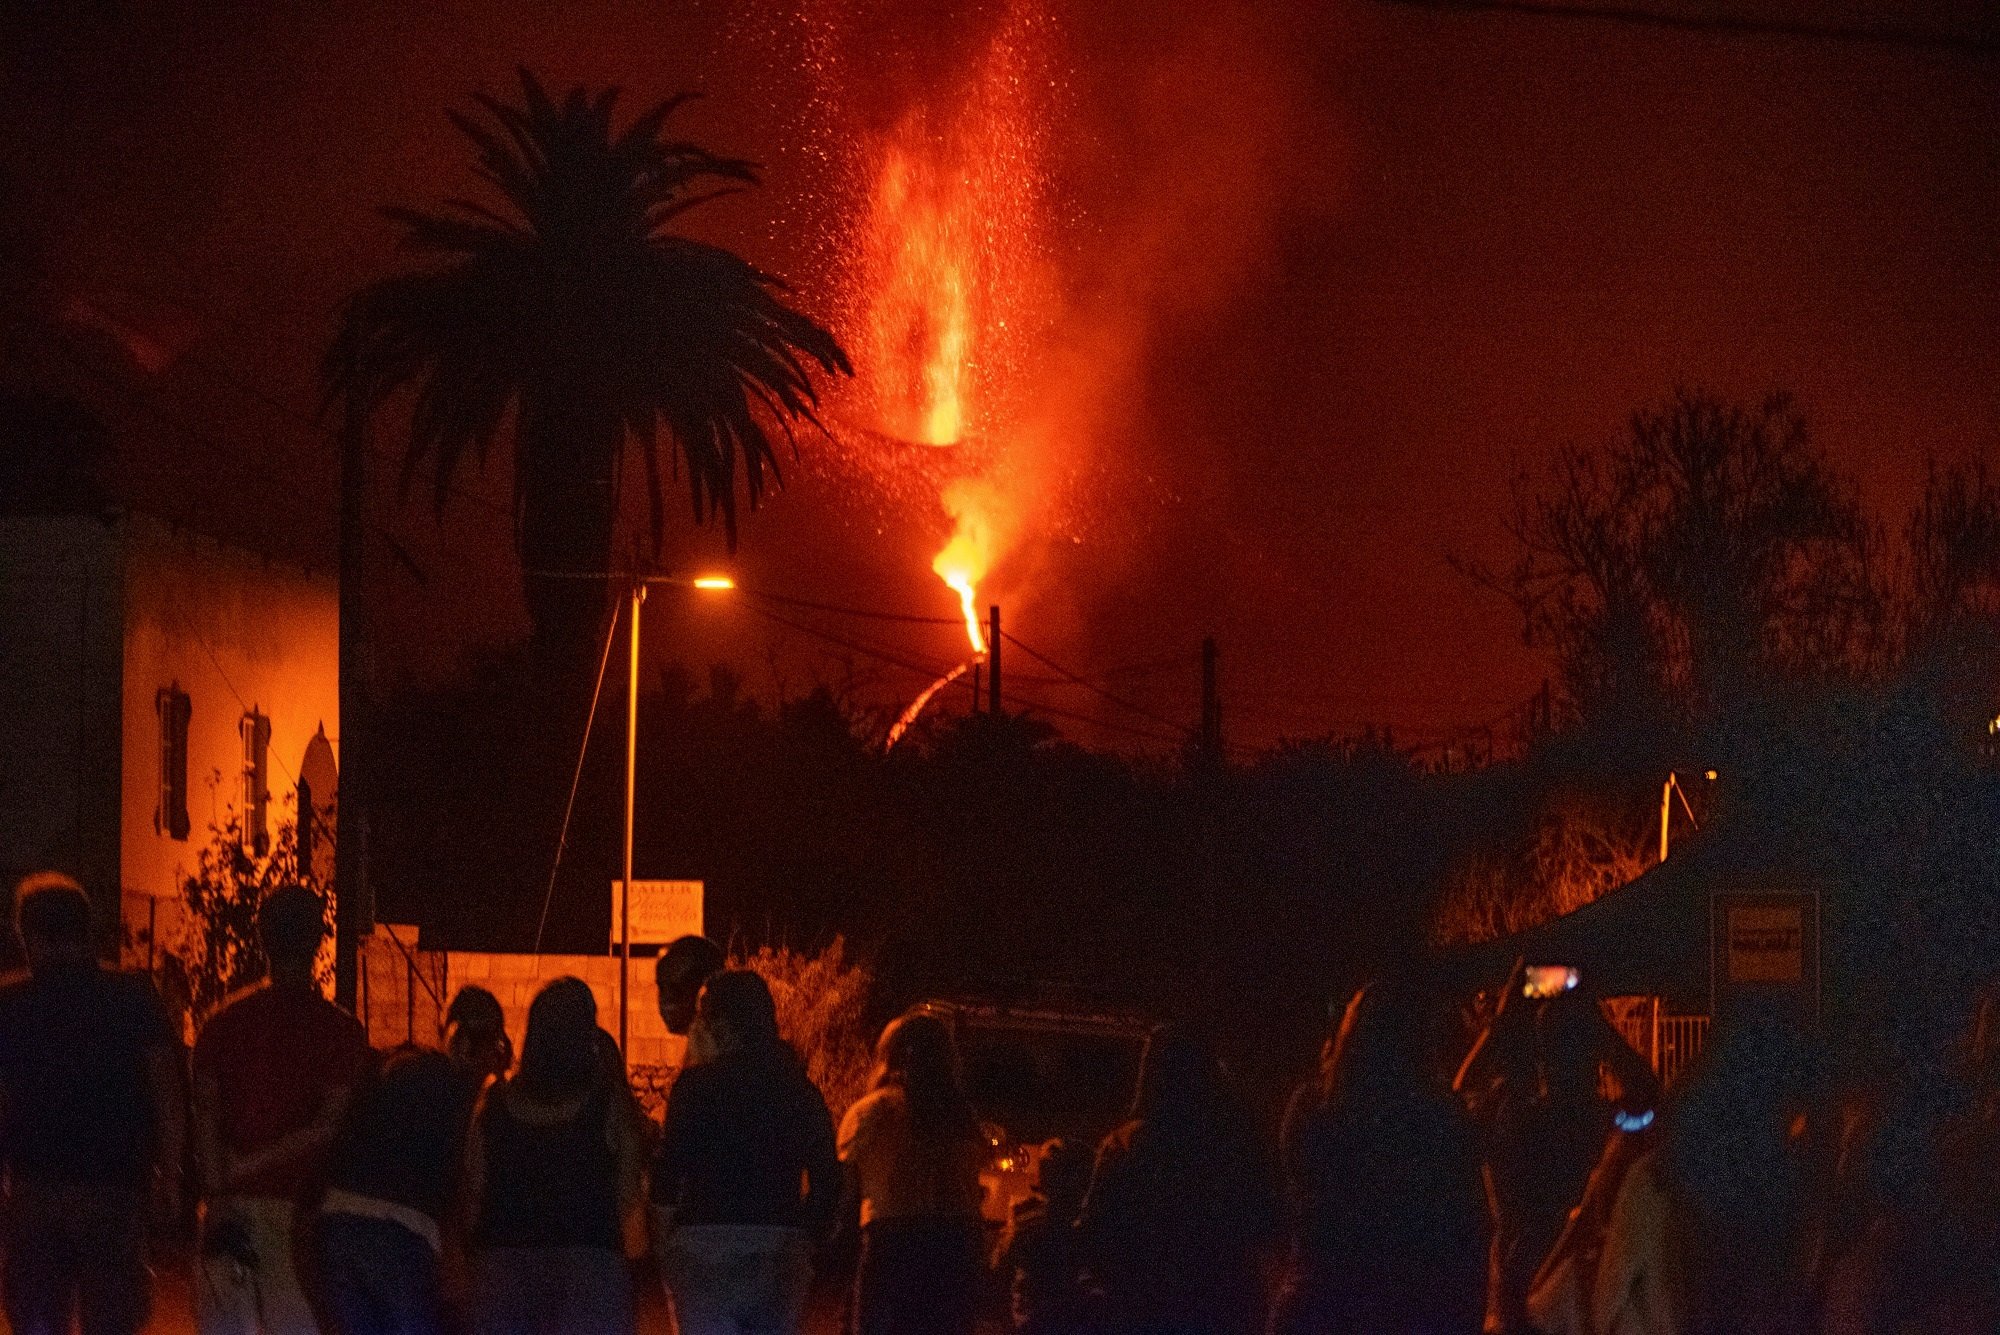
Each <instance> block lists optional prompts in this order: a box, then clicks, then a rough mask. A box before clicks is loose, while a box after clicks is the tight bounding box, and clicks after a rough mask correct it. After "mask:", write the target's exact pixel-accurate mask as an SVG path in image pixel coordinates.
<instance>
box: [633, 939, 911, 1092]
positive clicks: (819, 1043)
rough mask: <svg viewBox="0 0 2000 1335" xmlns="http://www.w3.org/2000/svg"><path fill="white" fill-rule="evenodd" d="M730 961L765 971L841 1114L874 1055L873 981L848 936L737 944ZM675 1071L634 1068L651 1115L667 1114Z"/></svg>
mask: <svg viewBox="0 0 2000 1335" xmlns="http://www.w3.org/2000/svg"><path fill="white" fill-rule="evenodd" d="M729 965H730V967H731V968H734V969H754V970H756V971H757V972H758V973H759V974H762V975H763V977H764V981H765V982H766V983H768V984H769V985H770V988H771V999H772V1000H773V1001H775V1002H776V1003H777V1007H778V1032H779V1033H780V1034H782V1035H784V1038H785V1041H786V1042H788V1043H790V1044H791V1045H792V1046H793V1047H794V1048H796V1049H798V1053H799V1056H800V1057H801V1058H802V1059H803V1060H804V1061H805V1064H806V1074H807V1075H809V1076H811V1077H812V1082H813V1083H814V1084H815V1085H817V1086H819V1092H820V1093H821V1094H822V1095H824V1096H825V1098H826V1103H827V1107H828V1108H830V1109H831V1110H832V1111H833V1116H834V1120H835V1121H836V1122H837V1121H839V1119H840V1117H841V1115H842V1114H843V1113H845V1112H846V1111H847V1109H848V1106H849V1105H850V1104H852V1103H853V1102H854V1101H855V1100H856V1099H858V1098H860V1097H861V1095H862V1094H863V1092H865V1090H866V1088H867V1084H868V1071H869V1067H870V1065H871V1064H872V1062H873V1060H874V1044H873V1043H872V1042H871V1041H870V1040H871V1037H872V1036H871V1035H870V1034H869V1033H868V1030H867V1027H866V1026H867V1021H866V1011H867V1005H868V994H869V991H870V990H871V989H872V988H873V986H874V982H875V980H874V977H873V976H872V975H871V974H870V973H869V971H868V969H867V967H866V966H865V965H863V964H861V963H860V962H859V961H857V960H854V959H851V958H849V956H848V953H847V943H846V941H845V940H844V939H842V938H840V937H835V938H834V939H833V941H832V942H831V943H830V944H829V945H828V946H827V947H826V948H825V949H824V950H819V951H815V952H811V953H808V952H806V951H802V950H793V949H791V948H790V947H788V946H761V947H759V948H758V949H756V950H754V951H745V950H742V949H741V948H737V949H732V950H731V951H730V954H729ZM678 1074H680V1069H679V1068H678V1067H674V1066H665V1065H658V1064H653V1065H637V1066H634V1067H633V1068H632V1089H633V1092H634V1093H636V1094H637V1095H638V1097H639V1102H640V1104H641V1106H643V1107H644V1108H645V1109H646V1111H647V1112H648V1113H649V1114H651V1115H652V1116H653V1117H655V1118H658V1117H661V1116H663V1115H664V1114H665V1112H666V1103H667V1094H668V1092H669V1091H671V1090H672V1088H673V1083H674V1077H675V1076H677V1075H678Z"/></svg>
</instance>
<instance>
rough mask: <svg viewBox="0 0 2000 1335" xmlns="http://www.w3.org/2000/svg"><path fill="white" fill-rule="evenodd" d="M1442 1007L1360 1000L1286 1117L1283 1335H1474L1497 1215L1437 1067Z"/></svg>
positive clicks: (1396, 998)
mask: <svg viewBox="0 0 2000 1335" xmlns="http://www.w3.org/2000/svg"><path fill="white" fill-rule="evenodd" d="M1434 1018H1435V1007H1434V1001H1433V998H1431V997H1430V996H1429V995H1427V994H1426V993H1425V992H1424V991H1422V990H1421V989H1418V988H1414V987H1407V986H1391V985H1382V984H1377V985H1374V986H1371V987H1368V988H1366V989H1364V990H1363V991H1360V992H1357V993H1355V994H1354V998H1353V1000H1352V1001H1350V1002H1349V1003H1348V1005H1347V1009H1346V1011H1345V1012H1344V1013H1343V1014H1342V1016H1341V1019H1340V1025H1339V1027H1338V1029H1337V1030H1336V1031H1335V1033H1334V1035H1333V1036H1332V1037H1331V1038H1329V1039H1328V1040H1327V1043H1326V1046H1325V1048H1324V1049H1323V1050H1322V1054H1321V1062H1320V1070H1319V1073H1318V1075H1317V1076H1316V1077H1315V1078H1314V1079H1311V1080H1308V1081H1307V1082H1306V1083H1305V1084H1303V1085H1301V1086H1300V1088H1299V1090H1298V1092H1297V1093H1296V1094H1294V1095H1293V1097H1292V1101H1291V1104H1290V1106H1289V1107H1288V1108H1287V1109H1286V1113H1285V1125H1284V1133H1283V1138H1282V1141H1283V1151H1284V1167H1285V1175H1286V1178H1287V1181H1288V1184H1289V1186H1290V1189H1291V1195H1292V1204H1293V1210H1294V1216H1293V1235H1292V1252H1291V1260H1290V1265H1289V1268H1288V1273H1287V1277H1286V1284H1285V1288H1284V1292H1283V1293H1282V1294H1281V1296H1280V1298H1279V1302H1278V1310H1277V1312H1276V1313H1275V1315H1274V1317H1273V1320H1272V1330H1273V1331H1274V1332H1277V1335H1306V1333H1307V1332H1311V1333H1312V1335H1349V1333H1350V1332H1351V1333H1352V1335H1363V1333H1364V1332H1365V1333H1366V1335H1476V1332H1477V1331H1478V1330H1479V1328H1480V1325H1481V1320H1482V1317H1483V1315H1484V1311H1485V1306H1486V1302H1485V1298H1486V1248H1487V1232H1488V1227H1487V1212H1486V1200H1485V1186H1484V1182H1483V1180H1482V1177H1481V1173H1480V1162H1479V1146H1478V1141H1477V1139H1476V1137H1475V1135H1474V1133H1473V1130H1472V1127H1471V1125H1470V1123H1469V1122H1468V1121H1467V1119H1466V1117H1465V1114H1464V1113H1463V1111H1462V1110H1461V1109H1460V1107H1459V1105H1458V1102H1457V1100H1455V1099H1454V1098H1452V1097H1451V1094H1450V1092H1449V1091H1448V1090H1447V1089H1446V1087H1445V1083H1444V1081H1443V1079H1442V1072H1441V1071H1440V1070H1438V1069H1437V1068H1436V1062H1435V1060H1434V1058H1435V1057H1436V1055H1437V1054H1436V1052H1435V1044H1434V1042H1433V1025H1432V1021H1433V1020H1434Z"/></svg>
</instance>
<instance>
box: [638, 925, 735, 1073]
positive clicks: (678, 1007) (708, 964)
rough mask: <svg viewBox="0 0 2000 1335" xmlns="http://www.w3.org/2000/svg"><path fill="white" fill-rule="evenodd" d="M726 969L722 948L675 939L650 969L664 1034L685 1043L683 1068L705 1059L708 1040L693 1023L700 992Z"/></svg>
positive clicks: (706, 942)
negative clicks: (656, 992)
mask: <svg viewBox="0 0 2000 1335" xmlns="http://www.w3.org/2000/svg"><path fill="white" fill-rule="evenodd" d="M728 965H729V957H728V956H727V955H725V954H724V953H723V950H722V947H721V946H718V945H716V944H715V942H713V941H711V940H709V939H708V938H707V937H705V936H683V937H677V938H676V939H675V940H673V941H671V942H669V943H668V945H667V948H666V949H665V950H663V951H661V952H660V958H659V960H658V961H657V962H656V963H655V964H654V965H653V982H654V983H655V985H657V986H658V988H659V991H660V998H659V1004H660V1019H661V1020H663V1021H665V1022H666V1026H667V1032H668V1033H670V1034H672V1035H674V1036H675V1037H677V1038H685V1039H686V1040H687V1041H688V1046H687V1052H686V1054H685V1055H684V1057H683V1058H682V1061H681V1065H682V1066H683V1067H688V1066H699V1065H701V1063H702V1062H704V1061H706V1060H707V1059H708V1038H707V1036H706V1035H705V1034H703V1033H701V1032H700V1030H699V1027H698V1026H697V1025H696V1023H695V1021H696V1020H697V1019H698V1018H699V1014H700V1010H699V1006H698V1002H699V1001H700V998H701V989H702V987H703V986H704V985H706V984H707V982H708V980H709V979H711V978H713V977H715V975H717V974H719V973H721V972H722V971H723V970H724V969H725V968H727V967H728Z"/></svg>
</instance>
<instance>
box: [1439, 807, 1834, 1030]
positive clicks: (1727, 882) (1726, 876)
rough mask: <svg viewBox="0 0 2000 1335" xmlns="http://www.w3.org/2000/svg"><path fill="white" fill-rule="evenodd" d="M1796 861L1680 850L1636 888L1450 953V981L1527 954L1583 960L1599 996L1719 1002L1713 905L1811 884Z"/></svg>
mask: <svg viewBox="0 0 2000 1335" xmlns="http://www.w3.org/2000/svg"><path fill="white" fill-rule="evenodd" d="M1805 879H1806V878H1805V877H1804V876H1802V875H1801V874H1800V873H1799V872H1798V870H1797V869H1796V868H1795V867H1789V866H1786V865H1784V864H1783V862H1782V860H1781V859H1779V858H1777V857H1774V856H1772V855H1770V854H1769V853H1768V852H1763V853H1761V854H1760V853H1759V852H1758V851H1755V850H1753V849H1751V848H1749V847H1747V846H1746V845H1745V844H1744V843H1742V842H1740V841H1739V842H1735V843H1731V842H1723V841H1707V840H1704V841H1703V842H1702V843H1700V844H1697V845H1696V846H1694V847H1691V848H1688V849H1687V850H1685V851H1684V852H1676V853H1675V854H1674V855H1673V856H1672V857H1670V858H1668V859H1667V860H1666V861H1665V862H1662V863H1660V864H1658V865H1657V866H1655V867H1653V868H1652V869H1651V870H1650V871H1648V872H1646V873H1645V874H1644V875H1642V876H1640V877H1639V878H1638V879H1637V880H1635V881H1633V882H1632V883H1631V884H1629V885H1626V886H1623V887H1621V888H1619V889H1617V890H1614V891H1612V892H1611V893H1610V894H1607V895H1605V896H1603V897H1602V898H1600V899H1598V900H1596V901H1595V902H1593V903H1590V904H1586V905H1584V906H1583V907H1582V908H1580V909H1577V910H1575V911H1574V912H1571V913H1566V914H1564V915H1563V916H1562V917H1560V918H1554V919H1551V920H1550V921H1548V922H1545V923H1543V924H1542V925H1541V926H1539V927H1534V928H1530V929H1529V930H1527V931H1525V932H1517V933H1515V934H1514V935H1512V936H1505V937H1500V938H1497V939H1495V940H1492V941H1485V942H1481V943H1480V944H1478V945H1473V946H1460V947H1455V948H1452V949H1450V950H1447V951H1446V952H1445V953H1444V959H1443V966H1444V970H1445V973H1446V975H1447V977H1449V978H1450V979H1451V980H1452V981H1453V982H1454V983H1456V984H1457V985H1459V986H1462V987H1466V988H1474V987H1481V986H1488V987H1491V986H1498V985H1499V984H1500V983H1501V982H1502V981H1503V980H1504V979H1505V978H1506V977H1507V971H1508V969H1509V968H1510V967H1511V966H1512V965H1513V963H1514V960H1515V959H1516V958H1517V957H1519V958H1522V959H1525V960H1526V961H1527V962H1528V963H1529V964H1568V965H1574V966H1575V967H1576V969H1577V970H1578V971H1579V973H1580V974H1581V975H1582V976H1583V978H1584V980H1585V982H1586V983H1587V985H1588V986H1589V988H1590V990H1591V991H1593V992H1594V993H1596V994H1597V995H1598V996H1603V997H1615V996H1629V995H1642V996H1658V997H1662V998H1664V999H1665V1000H1666V1003H1667V1005H1668V1006H1669V1007H1671V1008H1672V1009H1674V1010H1678V1011H1682V1012H1690V1013H1692V1012H1706V1011H1707V1010H1708V1008H1709V1001H1710V993H1709V901H1710V897H1711V896H1712V895H1714V894H1717V893H1723V892H1729V893H1740V892H1764V891H1772V890H1794V889H1800V888H1804V882H1805Z"/></svg>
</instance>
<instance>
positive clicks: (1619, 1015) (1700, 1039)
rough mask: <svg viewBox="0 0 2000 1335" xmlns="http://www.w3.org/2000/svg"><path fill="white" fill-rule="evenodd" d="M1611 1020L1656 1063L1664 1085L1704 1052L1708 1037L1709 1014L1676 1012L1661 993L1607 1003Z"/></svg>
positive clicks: (1636, 1046) (1672, 1080) (1646, 1056)
mask: <svg viewBox="0 0 2000 1335" xmlns="http://www.w3.org/2000/svg"><path fill="white" fill-rule="evenodd" d="M1607 1010H1608V1011H1609V1012H1610V1016H1611V1022H1612V1024H1614V1025H1615V1026H1617V1029H1618V1032H1619V1033H1621V1034H1623V1035H1624V1036H1625V1041H1626V1042H1627V1043H1630V1044H1631V1045H1632V1046H1633V1048H1634V1049H1635V1050H1637V1052H1638V1053H1639V1055H1640V1056H1642V1057H1644V1058H1645V1059H1646V1060H1647V1062H1649V1063H1650V1064H1651V1065H1652V1068H1653V1073H1654V1074H1655V1075H1657V1076H1659V1077H1660V1083H1661V1084H1662V1085H1671V1084H1673V1083H1674V1081H1676V1080H1678V1079H1679V1078H1680V1076H1681V1073H1682V1072H1684V1071H1686V1070H1687V1068H1688V1067H1690V1066H1692V1065H1694V1063H1695V1061H1696V1059H1698V1058H1699V1057H1700V1056H1701V1050H1702V1045H1703V1044H1705V1043H1706V1042H1707V1041H1708V1017H1707V1016H1706V1015H1675V1014H1672V1013H1671V1012H1669V1011H1668V1010H1667V1009H1666V1007H1665V1006H1664V1005H1663V1004H1662V1003H1661V1001H1660V999H1659V998H1658V997H1634V998H1631V999H1629V1001H1628V1003H1627V1004H1625V1005H1613V1006H1610V1007H1607Z"/></svg>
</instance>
